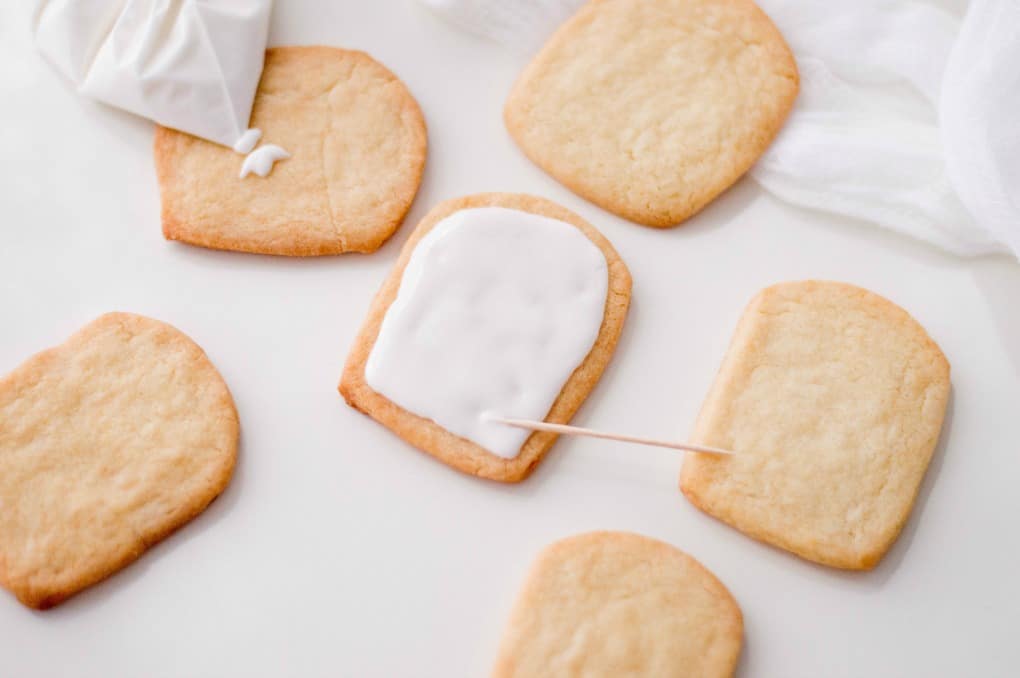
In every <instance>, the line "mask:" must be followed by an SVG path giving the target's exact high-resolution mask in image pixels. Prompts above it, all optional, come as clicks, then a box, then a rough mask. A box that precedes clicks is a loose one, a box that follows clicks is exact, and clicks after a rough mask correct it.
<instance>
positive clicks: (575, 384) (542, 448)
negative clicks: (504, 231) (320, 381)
mask: <svg viewBox="0 0 1020 678" xmlns="http://www.w3.org/2000/svg"><path fill="white" fill-rule="evenodd" d="M478 207H504V208H509V209H513V210H518V211H522V212H527V213H531V214H537V215H542V216H546V217H551V218H553V219H557V220H560V221H562V222H565V223H567V224H569V225H572V226H574V227H576V228H578V229H579V230H580V231H581V232H582V233H583V234H584V235H585V236H586V237H587V239H588V240H590V241H591V242H592V243H594V244H595V246H596V247H597V248H598V249H599V250H600V251H601V253H602V255H603V256H604V257H605V260H606V263H607V265H608V275H609V280H608V294H607V297H606V302H605V311H604V315H603V317H602V324H601V326H600V327H599V328H598V334H597V337H596V338H595V341H594V345H593V346H592V348H591V350H590V351H589V352H588V354H587V355H586V356H585V358H584V360H583V361H582V362H581V363H580V365H578V367H577V368H576V369H575V370H574V371H573V372H572V373H571V375H570V377H569V379H567V381H566V383H565V384H564V385H563V388H562V390H561V391H560V393H559V395H558V397H556V399H555V402H554V403H553V405H552V407H551V409H550V410H549V412H548V414H547V415H546V417H545V420H546V421H549V422H555V423H566V422H568V421H569V420H570V418H571V417H572V416H573V415H574V413H575V412H576V411H577V409H578V407H580V405H581V403H582V402H584V399H585V398H587V396H588V394H589V393H590V392H591V390H592V389H593V388H594V387H595V384H596V383H597V382H598V380H599V377H600V376H601V375H602V371H603V370H604V369H605V367H606V365H607V364H608V362H609V359H610V358H611V357H612V354H613V351H614V349H615V347H616V343H617V340H618V339H619V336H620V332H621V331H622V329H623V322H624V319H625V317H626V314H627V308H628V306H629V303H630V288H631V279H630V273H629V272H628V270H627V267H626V265H625V264H624V263H623V261H622V260H621V259H620V257H619V255H618V254H617V253H616V251H615V250H614V249H613V247H612V245H611V244H610V243H609V241H608V240H606V238H605V237H604V236H602V234H600V233H599V232H598V231H597V230H595V228H593V227H592V226H591V225H589V224H588V223H587V222H585V221H584V220H583V219H581V218H580V217H578V216H577V215H576V214H574V213H573V212H570V211H569V210H567V209H565V208H563V207H560V206H559V205H557V204H555V203H553V202H550V201H548V200H545V199H542V198H537V197H533V196H529V195H519V194H509V193H484V194H478V195H472V196H467V197H463V198H457V199H454V200H448V201H446V202H443V203H440V204H439V205H437V206H436V207H435V208H433V209H432V210H431V211H430V212H429V213H428V214H427V215H426V216H425V217H424V218H423V219H422V221H421V223H420V224H418V226H417V227H416V228H415V230H414V232H413V233H412V234H411V237H410V238H409V239H408V241H407V243H406V244H405V245H404V248H403V250H402V251H401V253H400V257H399V258H398V259H397V262H396V264H395V265H394V268H393V271H392V273H391V274H390V276H389V277H388V278H387V279H386V281H385V282H384V283H383V285H382V287H381V289H380V290H379V292H378V293H377V294H376V297H375V299H374V300H373V302H372V305H371V307H370V309H369V312H368V316H367V318H366V320H365V323H364V324H363V325H362V328H361V331H360V332H359V334H358V337H357V338H356V340H355V342H354V345H353V347H352V348H351V351H350V353H349V355H348V358H347V363H346V365H345V367H344V371H343V376H342V378H341V381H340V386H339V389H340V393H341V394H342V395H343V396H344V398H345V400H346V401H347V403H348V404H349V405H351V406H352V407H354V408H356V409H358V410H360V411H362V412H364V413H365V414H367V415H368V416H370V417H372V418H373V419H375V420H376V421H378V422H379V423H381V424H383V425H384V426H386V427H388V428H389V429H391V430H392V431H393V432H395V433H396V434H397V435H398V436H400V437H401V438H403V439H404V440H405V441H406V442H408V443H410V444H411V445H414V446H415V447H417V448H419V449H421V450H423V451H425V452H427V453H428V454H430V455H432V456H434V457H436V458H437V459H439V460H440V461H442V462H444V463H446V464H448V465H450V466H452V467H454V468H456V469H458V470H460V471H463V472H464V473H468V474H472V475H477V476H481V477H484V478H489V479H492V480H498V481H503V482H516V481H519V480H522V479H523V478H524V477H526V476H527V475H528V473H530V472H531V470H532V469H533V468H534V466H535V465H536V464H537V463H538V462H539V461H540V460H541V458H542V457H543V456H544V454H545V453H546V451H548V449H549V448H550V447H551V446H552V444H553V443H554V442H555V440H556V435H555V434H550V433H532V434H531V435H530V436H528V437H527V438H526V440H525V442H524V444H523V446H522V447H521V448H520V453H519V454H517V455H516V456H515V457H513V458H503V457H500V456H497V455H495V454H493V453H492V452H490V451H489V450H487V449H485V448H483V447H482V446H480V445H479V444H477V443H475V442H473V441H471V440H468V439H466V438H464V437H460V436H458V435H455V434H454V433H452V432H450V431H449V430H447V429H445V428H443V427H442V426H440V425H438V424H437V423H436V422H435V421H433V420H431V419H428V418H425V417H422V416H419V415H418V414H415V413H414V412H410V411H408V410H406V409H404V408H402V407H400V406H399V405H397V404H396V403H394V402H393V401H392V400H390V399H388V398H387V397H385V396H383V395H382V394H380V393H377V392H376V391H375V390H373V389H372V387H371V386H370V385H369V384H368V382H367V379H366V365H367V363H368V360H369V357H370V355H371V353H372V349H373V347H374V345H375V342H376V340H377V338H378V337H379V333H380V328H381V326H382V323H383V320H384V318H385V317H386V312H387V310H388V309H389V308H390V306H391V305H392V304H393V302H394V300H395V299H396V298H397V294H398V291H399V289H400V284H401V281H402V278H403V274H404V270H405V268H406V267H407V265H408V262H409V261H410V259H411V256H412V254H413V252H414V250H415V248H416V247H417V245H418V244H419V242H421V240H422V239H423V238H424V237H425V236H426V235H427V234H428V233H429V232H430V231H431V230H432V229H433V227H435V226H436V225H437V224H438V223H440V222H441V221H442V220H443V219H445V218H446V217H448V216H450V215H452V214H454V213H456V212H458V211H460V210H467V209H471V208H478ZM482 348H483V349H484V347H482Z"/></svg>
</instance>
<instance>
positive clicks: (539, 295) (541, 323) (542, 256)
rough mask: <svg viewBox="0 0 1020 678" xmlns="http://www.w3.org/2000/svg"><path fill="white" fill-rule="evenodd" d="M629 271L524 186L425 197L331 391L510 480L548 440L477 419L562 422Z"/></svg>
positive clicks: (599, 367) (458, 460)
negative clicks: (429, 203) (430, 203)
mask: <svg viewBox="0 0 1020 678" xmlns="http://www.w3.org/2000/svg"><path fill="white" fill-rule="evenodd" d="M629 300H630V274H629V273H628V271H627V268H626V266H625V265H624V264H623V262H622V261H621V260H620V257H619V255H617V253H616V251H615V250H614V249H613V247H612V245H610V244H609V242H608V241H607V240H606V239H605V238H604V237H603V236H602V235H601V234H599V233H598V232H597V231H596V230H595V229H594V228H592V227H591V226H590V225H588V224H587V223H586V222H584V221H583V220H582V219H581V218H579V217H578V216H577V215H575V214H573V213H571V212H569V211H567V210H566V209H564V208H562V207H560V206H558V205H556V204H554V203H552V202H549V201H547V200H543V199H541V198H535V197H531V196H526V195H513V194H501V193H491V194H481V195H474V196H469V197H465V198H460V199H456V200H449V201H447V202H444V203H442V204H440V205H438V206H436V207H435V208H434V209H433V210H432V211H431V212H429V214H428V215H426V216H425V218H424V219H423V220H422V222H421V224H419V226H418V228H416V229H415V231H414V233H413V234H412V235H411V238H410V239H409V240H408V242H407V244H406V245H405V247H404V250H403V251H402V252H401V255H400V258H399V259H398V261H397V263H396V266H395V267H394V269H393V272H392V273H391V275H390V277H389V278H388V279H387V280H386V282H385V283H384V284H383V287H382V289H381V290H380V291H379V293H378V294H377V296H376V298H375V301H374V302H373V304H372V307H371V309H370V310H369V315H368V318H367V319H366V321H365V324H364V326H363V327H362V329H361V333H360V334H359V336H358V338H357V340H356V342H355V344H354V347H353V348H352V350H351V353H350V355H349V357H348V360H347V365H346V367H345V368H344V374H343V378H342V380H341V382H340V392H341V393H342V394H343V396H344V398H346V400H347V402H348V403H349V404H350V405H352V406H353V407H355V408H357V409H359V410H361V411H363V412H365V413H366V414H368V415H369V416H371V417H372V418H374V419H376V420H377V421H379V422H380V423H382V424H383V425H385V426H387V427H389V428H390V429H392V430H393V431H394V432H395V433H397V435H399V436H400V437H401V438H403V439H404V440H406V441H407V442H409V443H411V444H412V445H415V446H416V447H418V448H420V449H422V450H424V451H426V452H428V453H429V454H431V455H433V456H435V457H437V458H438V459H440V460H441V461H443V462H445V463H447V464H449V465H450V466H453V467H454V468H457V469H459V470H461V471H464V472H465V473H471V474H474V475H479V476H482V477H485V478H491V479H493V480H501V481H504V482H515V481H518V480H521V479H522V478H524V477H525V476H526V475H527V474H528V473H529V472H530V470H531V469H532V468H533V467H534V466H535V464H537V463H538V461H539V460H540V459H541V457H542V456H543V455H544V454H545V452H546V451H547V450H548V449H549V447H550V446H551V445H552V443H553V442H554V441H555V439H556V436H555V435H553V434H548V433H528V432H523V431H521V430H519V429H514V428H511V427H508V426H505V425H502V424H496V423H492V422H490V421H488V420H487V418H486V415H487V414H493V415H496V416H502V417H520V418H532V419H545V420H547V421H551V422H556V423H566V422H567V421H569V419H570V418H571V416H573V414H574V412H575V411H576V410H577V408H578V407H579V406H580V404H581V403H582V402H583V401H584V399H585V398H586V397H587V395H588V393H589V392H590V391H591V389H592V388H594V386H595V383H596V382H597V381H598V378H599V376H600V375H601V374H602V371H603V369H604V368H605V366H606V364H607V363H608V361H609V358H610V356H611V355H612V353H613V350H614V348H615V346H616V342H617V339H618V337H619V334H620V331H621V329H622V327H623V321H624V317H625V316H626V312H627V306H628V304H629Z"/></svg>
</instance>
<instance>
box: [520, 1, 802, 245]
mask: <svg viewBox="0 0 1020 678" xmlns="http://www.w3.org/2000/svg"><path fill="white" fill-rule="evenodd" d="M797 88H798V79H797V67H796V64H795V62H794V60H793V56H792V54H791V53H790V50H789V48H788V47H787V46H786V43H785V42H784V41H783V37H782V36H781V35H780V34H779V31H778V30H777V29H776V27H775V26H774V25H773V24H772V22H771V21H770V20H769V18H768V17H767V16H766V15H765V14H764V13H763V12H762V11H761V10H760V9H758V7H757V6H756V5H755V4H754V3H753V2H751V0H591V1H590V2H588V3H587V4H586V5H584V6H583V7H582V8H581V9H580V11H578V12H577V14H576V15H574V17H573V18H571V19H570V20H569V21H567V22H566V23H565V24H564V25H563V26H562V27H561V28H560V29H559V30H558V31H557V32H556V33H555V34H554V35H553V37H552V38H551V39H550V40H549V42H548V43H547V44H546V45H545V47H543V48H542V50H541V51H540V52H539V53H538V55H537V56H536V57H535V58H534V60H533V61H532V62H531V64H530V65H529V66H528V67H527V68H526V69H525V70H524V72H523V73H522V74H521V76H520V78H519V79H518V81H517V84H516V85H515V86H514V88H513V91H511V93H510V96H509V98H508V99H507V102H506V109H505V112H504V117H505V120H506V126H507V129H509V131H510V134H511V135H512V136H513V138H514V139H515V140H516V141H517V143H518V144H519V145H520V147H521V149H523V151H524V152H525V154H527V156H528V157H529V158H531V160H532V161H534V163H535V164H537V165H538V166H539V167H541V168H542V169H544V170H545V171H546V172H548V173H549V174H551V175H552V176H553V177H554V178H555V179H557V180H558V181H560V182H562V183H563V184H564V185H566V186H567V187H568V188H570V189H571V190H572V191H574V192H575V193H577V194H578V195H580V196H582V197H584V198H587V199H588V200H591V201H592V202H594V203H595V204H597V205H599V206H601V207H604V208H605V209H607V210H609V211H610V212H615V213H616V214H619V215H620V216H622V217H624V218H626V219H630V220H631V221H636V222H638V223H641V224H646V225H648V226H659V227H665V226H674V225H676V224H679V223H680V222H682V221H684V220H685V219H687V218H688V217H689V216H691V215H692V214H694V213H695V212H697V211H698V210H700V209H701V208H702V207H704V206H705V205H707V204H708V203H709V202H710V201H711V200H712V199H713V198H715V197H716V196H717V195H719V194H720V193H722V192H723V191H724V190H726V188H727V187H729V186H730V185H731V184H733V182H735V181H736V180H737V179H738V178H740V176H741V175H743V174H744V172H746V171H747V170H748V169H749V168H750V167H751V165H753V164H754V162H755V160H756V159H757V158H758V156H759V155H761V153H762V152H763V151H764V150H765V148H766V147H767V146H768V145H769V143H771V141H772V139H773V138H774V137H775V136H776V133H777V132H778V131H779V128H780V126H781V125H782V124H783V121H784V120H785V119H786V116H787V114H788V113H789V111H790V108H791V107H792V106H793V101H794V98H795V97H796V95H797Z"/></svg>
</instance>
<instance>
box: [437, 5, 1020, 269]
mask: <svg viewBox="0 0 1020 678" xmlns="http://www.w3.org/2000/svg"><path fill="white" fill-rule="evenodd" d="M421 1H422V2H423V3H425V4H426V5H428V6H429V7H431V8H432V9H434V10H435V11H436V12H437V13H438V14H439V15H441V16H443V17H444V18H446V19H448V20H449V21H451V22H453V23H455V24H457V25H459V26H461V27H462V28H464V29H466V30H469V31H471V32H474V33H476V34H479V35H482V36H485V37H488V38H491V39H493V40H496V41H498V42H500V43H502V44H505V45H507V46H509V47H511V48H515V49H518V50H519V51H522V52H531V51H533V50H534V49H535V48H536V47H537V46H538V45H540V44H541V43H542V42H543V41H544V40H545V39H546V38H547V37H548V36H549V35H550V34H551V33H552V31H553V30H555V27H556V26H557V25H558V24H559V23H560V22H562V21H563V19H564V18H565V17H567V16H569V15H570V13H571V12H572V11H573V10H574V9H576V8H577V7H578V6H579V5H580V4H582V0H518V1H517V2H512V3H510V2H503V1H502V0H421ZM759 4H760V5H761V7H762V8H763V9H764V10H765V11H766V12H767V13H768V14H769V16H771V17H772V19H773V21H775V23H776V25H777V26H779V29H780V30H781V31H782V32H783V35H784V36H785V37H786V40H787V42H788V43H789V44H790V47H791V48H792V49H793V52H794V54H795V55H796V57H797V63H798V65H799V68H800V73H801V94H800V97H799V99H798V102H797V105H796V107H795V109H794V112H793V114H792V115H791V117H790V120H789V121H788V122H787V124H786V126H785V127H784V129H783V131H782V132H781V133H780V135H779V137H778V138H777V139H776V141H775V142H774V143H773V144H772V146H771V147H770V148H769V150H768V151H767V152H766V153H765V155H764V156H763V157H762V158H761V159H760V160H759V162H758V164H757V165H756V166H755V167H754V169H753V170H752V171H751V176H752V177H754V179H755V180H757V181H758V182H759V183H760V184H761V185H762V186H763V187H764V188H765V189H766V190H768V191H770V192H772V193H774V194H775V195H776V196H778V197H780V198H782V199H783V200H786V201H788V202H791V203H794V204H797V205H802V206H805V207H810V208H814V209H818V210H824V211H828V212H834V213H838V214H843V215H848V216H852V217H857V218H861V219H865V220H868V221H871V222H874V223H877V224H880V225H882V226H885V227H886V228H890V229H892V230H895V231H899V232H901V233H905V234H907V235H911V236H914V237H916V238H920V239H922V240H925V241H928V242H930V243H932V244H934V245H937V246H939V247H941V248H943V249H945V250H948V251H950V252H955V253H957V254H962V255H978V254H986V253H992V252H1012V253H1013V254H1014V255H1015V256H1017V257H1020V1H1018V0H972V2H971V5H970V7H969V9H968V11H967V14H966V16H965V17H964V18H963V20H962V21H961V20H960V19H959V18H957V17H955V16H954V15H952V14H950V13H949V12H947V11H945V10H943V9H941V8H939V7H938V6H937V5H936V4H933V3H932V2H929V1H926V0H854V2H852V3H838V4H836V3H829V2H820V1H819V0H759ZM904 91H908V92H909V93H910V95H909V96H904Z"/></svg>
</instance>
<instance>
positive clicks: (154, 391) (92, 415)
mask: <svg viewBox="0 0 1020 678" xmlns="http://www.w3.org/2000/svg"><path fill="white" fill-rule="evenodd" d="M237 436H238V422H237V413H236V411H235V409H234V402H233V400H232V398H231V396H230V392H229V391H228V390H227V386H226V384H224V383H223V379H222V378H221V377H220V375H219V373H218V372H217V371H216V368H215V367H213V365H212V363H210V362H209V359H208V358H207V357H206V356H205V353H203V352H202V349H201V348H199V347H198V346H196V345H195V343H194V342H192V341H191V340H190V339H189V338H188V337H186V336H185V335H184V334H182V333H181V332H179V331H178V330H176V329H174V328H173V327H171V326H169V325H167V324H164V323H161V322H159V321H157V320H152V319H150V318H145V317H142V316H137V315H130V314H127V313H110V314H107V315H104V316H102V317H100V318H98V319H97V320H95V321H93V322H92V323H90V324H88V325H86V326H85V327H84V328H82V329H81V330H80V331H79V332H77V333H76V334H74V335H73V336H72V337H70V338H69V339H68V340H67V341H66V342H64V343H63V344H61V345H60V346H57V347H55V348H52V349H49V350H47V351H43V352H42V353H39V354H37V355H35V356H34V357H32V358H29V359H28V360H27V361H26V362H25V363H23V364H22V365H21V366H20V367H18V368H17V369H15V370H14V372H12V373H11V374H9V375H7V376H6V377H4V378H3V379H0V583H2V584H3V586H5V587H6V588H7V589H9V590H10V591H12V592H13V593H14V594H15V595H16V596H17V597H18V599H20V600H21V602H23V603H24V604H25V605H28V606H30V607H34V608H47V607H51V606H53V605H56V604H57V603H60V602H61V601H63V600H64V599H65V598H68V597H69V596H72V595H74V594H75V593H77V592H78V591H80V590H82V589H84V588H86V587H87V586H90V585H92V584H95V583H96V582H98V581H100V580H102V579H105V578H106V577H108V576H110V575H111V574H113V573H114V572H116V571H117V570H119V569H121V568H122V567H124V566H126V565H128V564H129V563H131V562H132V561H134V560H135V559H136V558H138V557H139V556H141V555H142V553H143V552H144V551H145V550H146V549H148V548H149V547H150V546H152V545H153V544H155V543H156V542H158V541H160V540H161V539H163V538H164V537H166V536H167V535H169V534H170V533H171V532H173V531H174V530H175V529H177V528H178V527H180V526H181V525H183V524H184V523H186V522H188V521H189V520H191V519H192V518H194V517H195V516H197V515H198V514H199V513H201V512H202V511H203V510H204V509H205V507H206V506H207V505H208V504H209V502H211V501H212V500H213V499H214V498H215V497H216V496H217V495H218V494H219V493H220V492H221V491H222V490H223V488H224V487H226V485H227V483H228V481H229V480H230V476H231V473H232V472H233V468H234V459H235V457H236V455H237Z"/></svg>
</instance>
